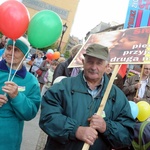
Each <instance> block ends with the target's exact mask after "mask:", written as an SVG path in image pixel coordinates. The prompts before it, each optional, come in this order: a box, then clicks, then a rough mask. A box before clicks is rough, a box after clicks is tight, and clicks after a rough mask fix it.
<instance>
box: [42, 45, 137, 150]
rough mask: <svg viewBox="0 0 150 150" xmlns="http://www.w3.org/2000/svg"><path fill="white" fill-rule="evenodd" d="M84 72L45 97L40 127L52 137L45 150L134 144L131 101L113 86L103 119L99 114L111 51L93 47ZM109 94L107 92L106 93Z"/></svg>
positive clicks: (98, 149) (93, 149)
mask: <svg viewBox="0 0 150 150" xmlns="http://www.w3.org/2000/svg"><path fill="white" fill-rule="evenodd" d="M84 56H85V59H84V60H82V61H83V68H84V70H83V71H82V72H81V73H80V74H79V75H77V76H76V77H69V78H65V79H62V81H60V82H59V83H56V84H54V85H53V86H52V87H51V88H50V89H49V90H48V91H47V92H46V94H45V95H44V96H43V99H42V107H41V116H40V123H39V125H40V127H41V128H42V130H43V131H44V132H46V133H47V134H48V139H47V143H46V146H45V150H54V149H55V150H81V149H82V147H83V144H84V142H85V143H87V144H89V145H90V150H111V149H112V148H121V147H126V146H129V145H131V141H132V136H133V126H134V124H135V121H134V119H133V118H132V114H131V112H130V106H129V103H128V100H127V98H126V97H125V95H124V94H123V92H122V91H121V90H120V89H119V88H118V87H116V86H114V85H113V86H112V89H111V91H110V94H109V97H108V100H107V103H106V106H105V108H104V114H103V117H102V116H100V115H98V114H96V112H97V110H98V108H99V106H100V104H101V101H102V98H103V97H104V94H105V91H106V87H107V85H108V82H109V79H108V77H107V75H106V74H105V70H106V67H107V65H108V58H109V53H108V48H107V47H104V46H102V45H99V44H92V45H89V47H87V49H86V54H85V55H84ZM106 92H107V91H106Z"/></svg>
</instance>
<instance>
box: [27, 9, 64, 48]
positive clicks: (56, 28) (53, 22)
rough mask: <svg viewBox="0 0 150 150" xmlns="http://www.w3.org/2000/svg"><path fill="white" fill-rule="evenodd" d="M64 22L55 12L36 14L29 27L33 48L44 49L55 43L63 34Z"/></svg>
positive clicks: (45, 11)
mask: <svg viewBox="0 0 150 150" xmlns="http://www.w3.org/2000/svg"><path fill="white" fill-rule="evenodd" d="M62 26H63V25H62V20H61V18H60V17H59V16H58V14H56V13H55V12H53V11H50V10H42V11H40V12H38V13H36V14H35V15H34V16H33V18H32V19H31V21H30V23H29V26H28V31H27V35H28V40H29V42H30V44H31V45H32V46H33V47H36V48H44V47H48V46H50V45H52V44H53V43H55V42H56V41H57V40H58V38H59V37H60V35H61V34H62Z"/></svg>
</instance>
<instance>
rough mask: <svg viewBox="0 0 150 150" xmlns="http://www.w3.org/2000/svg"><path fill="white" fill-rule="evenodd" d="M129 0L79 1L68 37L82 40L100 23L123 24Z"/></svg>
mask: <svg viewBox="0 0 150 150" xmlns="http://www.w3.org/2000/svg"><path fill="white" fill-rule="evenodd" d="M128 3H129V0H79V4H78V8H77V12H76V15H75V19H74V23H73V26H72V28H71V33H70V35H73V36H76V37H78V38H79V39H84V37H85V36H86V33H87V32H88V31H90V30H91V29H93V28H94V27H96V26H97V25H98V24H99V23H100V22H101V21H102V22H105V23H109V22H112V21H114V22H117V23H119V24H122V23H124V22H125V19H126V14H127V9H128Z"/></svg>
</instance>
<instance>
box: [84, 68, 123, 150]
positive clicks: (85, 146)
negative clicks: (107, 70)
mask: <svg viewBox="0 0 150 150" xmlns="http://www.w3.org/2000/svg"><path fill="white" fill-rule="evenodd" d="M120 66H121V65H115V68H114V70H113V74H112V76H111V78H110V80H109V83H108V85H107V88H106V91H105V95H104V97H103V99H102V102H101V104H100V106H99V108H98V111H97V113H96V114H97V115H100V116H101V114H102V112H103V110H104V107H105V104H106V102H107V98H108V95H109V93H110V90H111V87H112V84H113V82H114V79H115V77H116V75H117V73H118V70H119V69H120ZM89 148H90V145H89V144H87V143H84V145H83V147H82V150H88V149H89Z"/></svg>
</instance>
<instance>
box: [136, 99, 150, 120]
mask: <svg viewBox="0 0 150 150" xmlns="http://www.w3.org/2000/svg"><path fill="white" fill-rule="evenodd" d="M137 106H138V108H139V113H138V116H137V119H138V120H139V121H140V122H142V121H145V120H146V119H148V118H149V117H150V105H149V103H148V102H146V101H140V102H138V103H137Z"/></svg>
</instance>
